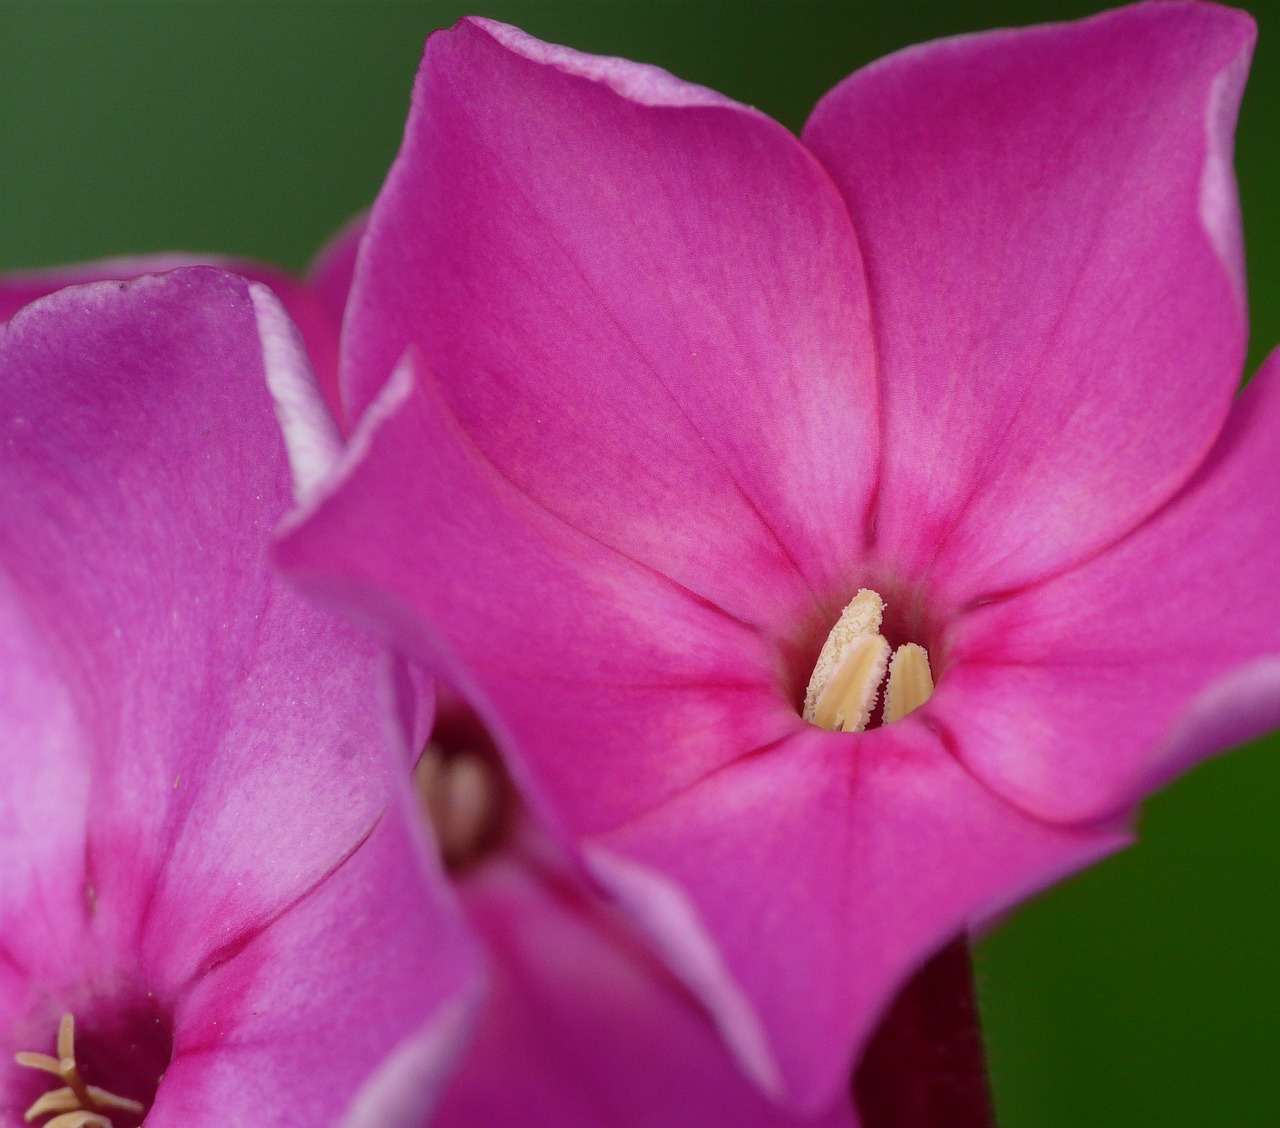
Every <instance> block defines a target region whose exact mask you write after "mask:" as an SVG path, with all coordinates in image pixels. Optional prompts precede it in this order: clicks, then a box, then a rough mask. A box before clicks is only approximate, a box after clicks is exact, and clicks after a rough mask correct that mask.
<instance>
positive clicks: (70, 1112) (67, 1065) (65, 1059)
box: [14, 1014, 146, 1128]
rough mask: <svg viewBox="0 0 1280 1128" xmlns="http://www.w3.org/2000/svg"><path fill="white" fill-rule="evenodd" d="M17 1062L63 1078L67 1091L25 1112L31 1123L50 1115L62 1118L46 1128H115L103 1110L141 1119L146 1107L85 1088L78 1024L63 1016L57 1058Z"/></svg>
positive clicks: (25, 1057)
mask: <svg viewBox="0 0 1280 1128" xmlns="http://www.w3.org/2000/svg"><path fill="white" fill-rule="evenodd" d="M14 1061H16V1062H17V1063H18V1064H19V1065H21V1066H25V1067H26V1068H27V1069H38V1070H40V1071H41V1072H42V1073H52V1074H53V1075H54V1076H55V1077H58V1078H60V1079H61V1080H62V1081H63V1082H64V1084H65V1085H66V1088H63V1089H54V1090H52V1091H51V1092H48V1093H45V1094H44V1095H43V1096H41V1097H40V1098H38V1099H37V1100H36V1102H35V1103H34V1104H33V1105H32V1106H31V1107H30V1108H29V1109H27V1111H26V1116H25V1119H26V1121H27V1123H28V1124H30V1123H31V1122H32V1121H34V1120H36V1119H38V1118H39V1117H41V1116H48V1115H49V1114H50V1113H58V1114H59V1115H57V1116H54V1118H53V1119H52V1120H50V1121H48V1122H47V1123H46V1124H45V1126H44V1128H112V1124H111V1120H110V1119H109V1118H108V1117H106V1116H103V1115H102V1110H103V1109H115V1110H116V1111H118V1112H128V1113H132V1114H133V1115H134V1116H141V1115H142V1114H143V1113H144V1112H146V1108H145V1107H144V1106H143V1105H141V1104H140V1103H139V1102H138V1101H134V1100H130V1099H129V1098H128V1097H121V1096H117V1095H116V1094H115V1093H109V1092H107V1091H106V1090H105V1089H99V1088H98V1087H97V1086H96V1085H86V1084H85V1082H84V1078H83V1077H81V1075H80V1068H79V1066H78V1065H76V1022H75V1019H74V1018H73V1017H72V1016H71V1015H69V1014H64V1015H63V1016H62V1021H61V1022H60V1023H59V1024H58V1056H57V1057H56V1058H53V1057H50V1056H49V1055H48V1054H32V1053H20V1054H15V1055H14Z"/></svg>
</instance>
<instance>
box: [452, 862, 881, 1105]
mask: <svg viewBox="0 0 1280 1128" xmlns="http://www.w3.org/2000/svg"><path fill="white" fill-rule="evenodd" d="M462 897H463V902H464V905H465V907H466V910H467V916H468V919H469V920H470V921H471V923H472V925H473V926H474V928H475V929H476V931H477V933H478V934H479V935H480V937H481V938H482V939H483V940H484V942H485V944H486V947H487V948H488V951H489V956H490V971H491V985H490V991H489V995H488V998H487V1000H486V1003H485V1009H484V1011H483V1013H482V1016H481V1018H480V1021H479V1023H478V1025H477V1030H476V1034H475V1038H474V1039H473V1041H472V1042H471V1044H470V1046H469V1048H468V1050H467V1053H466V1056H465V1057H464V1059H463V1062H462V1065H461V1067H460V1068H459V1070H458V1072H457V1074H456V1075H455V1076H454V1078H453V1080H452V1082H451V1083H450V1085H449V1087H448V1088H447V1089H446V1091H445V1095H444V1099H443V1101H442V1102H441V1105H440V1109H439V1112H438V1113H437V1116H436V1119H435V1120H433V1121H432V1124H433V1125H434V1126H436V1128H476V1126H479V1125H483V1126H484V1128H527V1126H529V1125H543V1124H545V1125H555V1126H556V1128H654V1126H658V1125H661V1126H662V1128H719V1126H721V1125H724V1126H729V1125H732V1126H733V1128H799V1126H800V1125H811V1126H812V1128H854V1126H855V1123H856V1121H855V1117H854V1113H853V1108H852V1101H851V1100H850V1097H849V1095H848V1094H845V1096H844V1097H843V1099H842V1100H840V1101H839V1102H837V1105H836V1107H835V1108H834V1109H833V1110H832V1111H831V1112H830V1113H827V1114H825V1115H823V1116H820V1117H819V1118H818V1119H816V1120H808V1119H805V1120H798V1119H796V1118H794V1117H792V1116H791V1115H788V1114H787V1113H785V1112H783V1111H781V1110H780V1109H778V1108H777V1107H775V1106H773V1105H772V1104H771V1103H770V1102H768V1101H767V1100H766V1099H765V1098H764V1097H763V1096H761V1095H760V1093H759V1092H758V1091H757V1090H756V1089H755V1088H754V1087H753V1086H752V1085H751V1084H750V1083H749V1082H748V1081H747V1079H746V1078H744V1077H743V1076H742V1074H741V1072H740V1071H739V1070H738V1068H737V1066H736V1065H735V1064H734V1062H733V1061H732V1059H731V1058H730V1057H729V1055H728V1054H727V1053H726V1052H725V1049H724V1045H723V1043H722V1042H721V1041H720V1039H719V1038H718V1037H717V1036H716V1033H715V1030H714V1028H713V1027H712V1026H711V1024H710V1022H709V1021H708V1019H707V1016H706V1015H705V1013H703V1012H702V1011H701V1010H700V1009H699V1008H698V1007H697V1005H696V1004H695V1003H694V1001H693V1000H692V999H691V998H690V997H689V996H688V995H687V994H686V993H685V992H684V990H683V989H682V988H681V987H680V985H679V984H678V983H677V982H675V981H674V980H673V979H672V977H671V974H670V973H669V972H668V971H667V970H666V969H665V968H663V967H662V965H661V964H659V963H658V962H657V960H655V959H654V957H653V955H652V954H651V953H650V952H648V951H647V950H646V949H645V947H644V946H643V945H642V944H641V943H639V942H638V939H637V937H636V936H635V935H634V930H633V929H631V928H628V927H626V926H625V925H624V924H623V923H622V921H621V920H620V919H619V917H618V915H617V913H616V911H614V910H610V909H609V908H608V907H607V906H606V905H605V904H604V903H602V902H599V901H596V900H593V899H591V898H590V897H588V896H587V895H586V894H585V893H584V892H582V891H580V890H579V889H577V888H575V887H574V886H573V885H572V884H571V883H570V881H569V879H568V878H567V876H565V875H561V874H558V873H557V874H550V873H547V872H543V871H540V870H539V869H537V868H535V867H534V865H532V864H531V863H529V862H524V861H520V860H517V859H516V858H514V857H511V858H502V859H499V860H496V861H494V862H492V863H490V864H489V865H487V866H486V867H485V868H484V869H483V870H481V871H479V872H477V873H476V874H474V875H473V876H470V877H468V878H466V879H465V880H464V882H463V884H462Z"/></svg>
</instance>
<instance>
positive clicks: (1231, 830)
mask: <svg viewBox="0 0 1280 1128" xmlns="http://www.w3.org/2000/svg"><path fill="white" fill-rule="evenodd" d="M1098 7H1099V5H1096V4H1080V3H1069V2H1061V3H1058V2H1049V0H1045V2H1041V3H993V2H976V0H975V2H954V3H937V4H933V3H922V2H917V3H896V4H873V3H866V2H862V3H855V2H847V3H841V4H826V3H818V2H814V3H807V4H806V3H796V2H792V3H782V2H766V0H755V2H751V0H740V2H736V3H727V2H724V3H722V2H716V0H703V2H701V3H697V2H687V3H673V2H672V3H668V2H663V0H646V2H641V0H632V2H625V3H588V2H585V0H579V2H575V3H569V2H558V3H517V2H513V0H507V2H502V0H491V2H489V3H488V4H487V5H486V6H485V7H483V8H480V9H475V8H464V7H460V6H457V5H454V4H450V3H437V2H430V0H418V2H412V3H410V2H403V3H378V4H359V3H336V2H325V0H308V2H294V3H286V2H245V0H237V2H223V3H178V2H169V3H139V2H129V3H126V2H116V3H110V2H103V0H80V2H58V0H0V162H3V164H2V166H0V167H2V170H3V171H2V175H0V268H10V267H25V266H36V265H42V264H51V263H56V262H63V261H71V260H76V259H86V258H93V257H97V256H103V255H110V254H119V253H123V252H139V251H149V250H162V249H172V248H179V249H184V250H192V251H221V252H228V253H237V254H245V255H251V256H254V257H257V258H262V259H267V260H271V261H275V262H277V263H281V264H284V265H286V266H289V267H293V268H301V267H302V266H303V265H304V264H305V263H306V262H307V260H308V258H309V257H310V255H311V254H312V252H313V251H314V249H315V248H316V247H317V246H318V245H319V244H320V243H321V241H322V240H324V239H325V237H326V236H327V235H328V234H330V233H331V232H332V231H333V230H334V229H335V228H336V227H337V226H338V225H339V224H341V223H342V222H343V221H344V220H345V219H346V218H347V217H348V216H349V215H350V214H351V213H353V212H355V211H356V210H358V209H360V208H363V207H365V206H366V205H367V204H368V203H369V202H370V200H371V199H372V198H373V196H374V194H375V193H376V191H377V189H378V186H379V183H380V181H381V179H382V176H383V174H384V172H385V170H386V168H387V165H388V163H389V162H390V160H391V158H392V156H393V155H394V153H395V150H396V146H397V143H398V141H399V135H400V131H401V128H402V126H403V120H404V114H405V109H406V105H407V99H408V94H409V88H410V83H411V81H412V78H413V73H414V69H415V66H416V64H417V60H418V56H419V54H420V52H421V47H422V40H423V38H424V36H425V35H426V33H427V32H428V31H429V30H431V29H432V28H433V27H437V26H440V25H443V24H448V23H451V22H453V21H454V20H455V19H456V18H457V17H458V16H460V15H462V14H464V12H465V11H468V10H473V11H474V10H479V11H481V12H482V13H483V14H487V15H493V16H496V17H498V18H501V19H506V20H509V21H511V22H513V23H518V24H520V25H521V26H523V27H525V28H526V29H527V30H529V31H532V32H533V33H535V34H537V35H539V36H541V37H543V38H547V39H553V40H557V41H560V42H564V43H568V44H571V45H573V46H575V47H578V48H581V49H584V50H589V51H596V52H602V53H607V54H619V55H626V56H630V57H632V58H636V59H642V60H645V61H648V62H654V63H658V64H660V65H662V66H664V67H667V68H668V69H670V70H672V71H674V72H676V73H677V74H679V75H681V76H683V77H685V78H689V79H692V80H695V81H698V82H702V83H705V84H707V85H710V86H714V87H717V88H718V89H721V90H724V91H726V92H727V93H729V94H731V95H733V96H734V97H736V98H739V99H741V100H743V101H746V102H750V103H752V104H754V105H757V106H759V107H761V108H762V109H764V110H766V111H767V112H769V113H771V114H772V115H774V116H775V117H777V118H779V119H780V120H782V121H783V122H784V123H786V124H787V125H789V126H791V127H792V128H793V129H798V128H799V127H800V125H801V124H802V122H803V121H804V118H805V115H806V113H807V111H808V109H809V107H810V106H812V104H813V102H814V100H815V99H816V98H817V97H818V96H819V95H820V94H821V93H822V92H823V91H824V90H826V89H827V88H828V87H829V86H831V85H833V84H834V83H835V82H836V81H837V80H838V79H840V78H841V77H842V76H843V75H845V74H846V73H848V72H849V71H850V70H852V69H854V68H855V67H857V66H859V65H861V64H862V63H864V62H866V61H868V60H870V59H873V58H875V57H876V56H878V55H881V54H884V53H885V52H887V51H891V50H893V49H895V48H897V47H900V46H904V45H906V44H908V43H913V42H917V41H919V40H922V39H928V38H932V37H935V36H939V35H945V34H950V33H954V32H960V31H967V30H975V29H979V28H986V27H994V26H1000V25H1009V24H1022V23H1032V22H1038V21H1041V20H1048V19H1059V18H1066V17H1073V16H1077V15H1084V14H1087V13H1089V12H1091V11H1095V10H1097V9H1098ZM1253 11H1254V14H1255V15H1256V16H1257V17H1258V20H1259V24H1260V30H1261V40H1260V44H1259V48H1258V52H1257V56H1256V59H1255V64H1254V77H1253V79H1252V81H1251V83H1250V86H1249V91H1248V93H1247V95H1246V98H1245V103H1244V110H1243V113H1242V117H1241V124H1240V132H1239V141H1238V147H1237V159H1238V168H1239V175H1240V186H1241V194H1242V197H1243V204H1244V215H1245V228H1246V237H1247V243H1248V254H1249V279H1250V288H1251V302H1252V317H1253V344H1252V348H1251V353H1250V358H1251V359H1250V366H1251V368H1252V367H1254V366H1256V365H1257V363H1258V362H1259V361H1260V360H1261V358H1262V357H1263V356H1264V355H1265V354H1266V352H1267V351H1268V350H1269V349H1270V347H1271V346H1272V345H1273V344H1275V343H1277V342H1280V185H1277V183H1276V173H1277V170H1278V168H1280V146H1278V145H1277V136H1278V134H1280V2H1277V0H1268V4H1267V6H1265V7H1258V6H1255V7H1254V8H1253ZM1276 485H1277V488H1280V483H1277V484H1276ZM1277 535H1280V530H1277ZM1134 691H1135V701H1134V707H1135V708H1141V699H1142V693H1143V687H1142V686H1141V685H1140V684H1138V685H1135V687H1134ZM1277 753H1280V742H1277V740H1275V739H1272V740H1270V741H1266V742H1260V743H1258V744H1256V745H1254V746H1252V747H1250V748H1248V749H1245V750H1243V751H1240V752H1237V753H1235V754H1233V755H1231V756H1229V757H1226V758H1224V759H1221V760H1218V761H1216V762H1214V763H1211V764H1208V765H1206V766H1204V767H1202V768H1200V769H1199V770H1198V771H1196V772H1195V773H1193V774H1192V775H1191V776H1190V777H1188V778H1186V779H1184V780H1182V781H1181V782H1179V783H1178V784H1176V785H1175V786H1174V787H1172V788H1170V789H1169V790H1168V791H1167V792H1165V793H1164V794H1162V795H1160V796H1158V797H1157V798H1156V799H1154V800H1153V801H1152V802H1151V803H1150V804H1149V805H1148V808H1147V811H1146V814H1145V816H1144V818H1143V820H1142V827H1141V829H1142V840H1141V843H1140V844H1139V845H1138V846H1136V847H1135V848H1133V849H1132V850H1130V851H1128V852H1127V853H1126V854H1124V855H1122V856H1120V857H1117V858H1115V859H1113V860H1111V861H1109V862H1107V863H1105V864H1103V865H1101V866H1098V867H1097V868H1095V869H1094V870H1092V871H1091V872H1089V873H1087V874H1085V875H1083V876H1081V877H1079V878H1077V879H1076V880H1074V881H1072V882H1069V883H1067V884H1066V885H1063V886H1061V887H1059V888H1058V889H1056V890H1054V891H1053V892H1051V893H1049V894H1047V895H1046V896H1044V897H1041V898H1040V899H1039V900H1038V901H1036V902H1034V903H1033V904H1031V905H1030V906H1028V907H1026V908H1024V909H1023V910H1021V911H1020V912H1019V913H1017V914H1016V915H1015V916H1013V917H1012V918H1011V919H1010V920H1008V921H1007V922H1006V923H1005V925H1004V926H1003V927H1002V928H1001V929H1000V931H998V932H997V933H995V934H994V935H992V936H991V937H990V938H989V939H987V940H986V941H985V942H984V943H983V945H982V946H981V948H980V951H979V956H978V958H979V973H980V990H981V997H982V1006H983V1013H984V1020H985V1023H986V1029H987V1037H988V1042H989V1047H990V1053H991V1066H992V1074H993V1080H994V1085H995V1091H996V1097H997V1103H998V1107H999V1112H1000V1119H1001V1123H1002V1124H1003V1125H1005V1128H1054V1126H1058V1125H1061V1126H1063V1128H1067V1126H1070V1128H1082V1126H1096V1128H1108V1126H1115V1128H1120V1126H1125V1128H1130V1126H1133V1125H1201V1126H1213V1128H1237V1126H1238V1128H1264V1126H1270V1125H1280V1062H1278V1061H1277V1058H1278V1057H1280V1036H1278V1033H1277V1032H1278V1030H1280V963H1278V962H1277V955H1278V952H1277V948H1278V945H1277V934H1278V929H1280V907H1278V904H1277V897H1276V890H1277V877H1278V876H1280V832H1278V830H1280V818H1278V817H1277V810H1278V808H1280V755H1278V754H1277Z"/></svg>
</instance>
